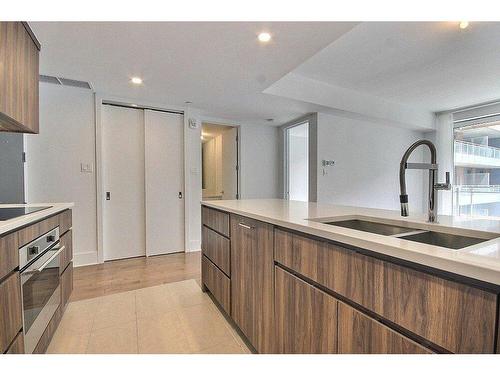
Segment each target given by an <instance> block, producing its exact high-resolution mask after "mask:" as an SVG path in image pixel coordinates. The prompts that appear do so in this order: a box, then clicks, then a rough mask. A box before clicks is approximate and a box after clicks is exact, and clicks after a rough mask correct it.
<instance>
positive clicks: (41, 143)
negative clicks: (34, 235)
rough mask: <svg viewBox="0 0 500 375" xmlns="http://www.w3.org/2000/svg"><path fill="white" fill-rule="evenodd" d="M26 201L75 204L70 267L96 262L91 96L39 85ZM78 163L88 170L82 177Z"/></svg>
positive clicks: (28, 145) (29, 145)
mask: <svg viewBox="0 0 500 375" xmlns="http://www.w3.org/2000/svg"><path fill="white" fill-rule="evenodd" d="M25 141H26V200H27V202H28V203H41V202H74V203H75V207H74V208H73V252H74V262H75V265H82V264H89V263H95V262H96V261H97V245H96V242H97V239H96V185H95V121H94V95H93V93H92V92H91V91H90V90H83V89H78V88H72V87H63V86H56V85H52V84H47V83H41V84H40V134H39V135H26V136H25ZM80 163H86V164H87V163H88V164H90V165H91V166H92V173H82V172H81V171H80Z"/></svg>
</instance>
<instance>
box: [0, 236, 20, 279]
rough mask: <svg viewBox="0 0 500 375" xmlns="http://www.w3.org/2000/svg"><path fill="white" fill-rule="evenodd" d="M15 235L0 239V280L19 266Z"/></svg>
mask: <svg viewBox="0 0 500 375" xmlns="http://www.w3.org/2000/svg"><path fill="white" fill-rule="evenodd" d="M18 243H19V242H18V237H17V233H10V234H6V235H5V236H3V237H0V280H2V279H3V278H4V277H5V276H7V275H8V274H9V273H10V272H12V270H14V269H15V268H17V267H18V266H19V251H18V248H19V246H18Z"/></svg>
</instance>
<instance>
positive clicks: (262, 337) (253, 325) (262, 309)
mask: <svg viewBox="0 0 500 375" xmlns="http://www.w3.org/2000/svg"><path fill="white" fill-rule="evenodd" d="M273 267H274V266H273V226H272V225H270V224H266V223H262V222H259V221H257V220H252V219H248V218H245V217H241V216H238V215H231V317H232V318H233V319H234V321H235V322H236V324H237V325H238V326H239V327H240V329H241V330H242V332H243V333H244V334H245V336H246V337H247V338H248V340H249V341H250V342H251V343H252V345H253V346H254V348H255V349H256V350H257V351H258V352H259V353H273V352H274V296H273Z"/></svg>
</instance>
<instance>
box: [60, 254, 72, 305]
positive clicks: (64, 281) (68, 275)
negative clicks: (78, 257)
mask: <svg viewBox="0 0 500 375" xmlns="http://www.w3.org/2000/svg"><path fill="white" fill-rule="evenodd" d="M60 282H61V309H64V307H65V306H66V305H67V304H68V302H69V297H70V296H71V292H72V291H73V262H70V263H69V265H68V267H67V268H66V270H65V271H64V272H63V274H62V275H61V277H60Z"/></svg>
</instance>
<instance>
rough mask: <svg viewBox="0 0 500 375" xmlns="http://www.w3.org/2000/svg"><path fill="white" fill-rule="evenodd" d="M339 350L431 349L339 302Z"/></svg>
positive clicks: (404, 351) (417, 351)
mask: <svg viewBox="0 0 500 375" xmlns="http://www.w3.org/2000/svg"><path fill="white" fill-rule="evenodd" d="M338 324H339V328H338V351H339V354H430V353H432V351H430V350H429V349H427V348H425V347H423V346H421V345H419V344H417V343H416V342H414V341H412V340H410V339H408V338H407V337H404V336H403V335H401V334H399V333H397V332H395V331H393V330H392V329H390V328H388V327H386V326H384V325H383V324H381V323H379V322H377V321H376V320H374V319H371V318H370V317H368V316H366V315H365V314H363V313H361V312H359V311H357V310H355V309H353V308H352V307H350V306H348V305H346V304H344V303H342V302H339V304H338Z"/></svg>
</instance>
